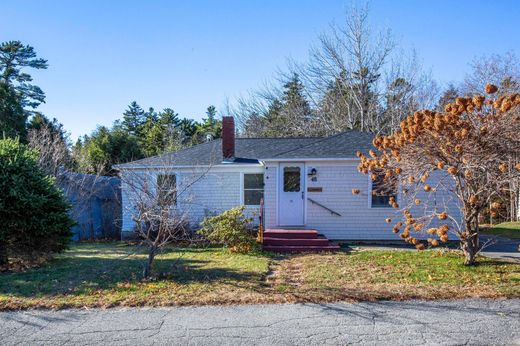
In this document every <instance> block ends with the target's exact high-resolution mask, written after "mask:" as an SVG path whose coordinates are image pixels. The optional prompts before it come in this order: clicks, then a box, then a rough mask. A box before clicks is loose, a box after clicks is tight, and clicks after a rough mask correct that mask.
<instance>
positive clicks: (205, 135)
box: [193, 106, 222, 144]
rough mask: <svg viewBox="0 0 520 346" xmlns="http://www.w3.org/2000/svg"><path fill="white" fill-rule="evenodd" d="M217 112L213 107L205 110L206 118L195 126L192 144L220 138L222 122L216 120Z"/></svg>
mask: <svg viewBox="0 0 520 346" xmlns="http://www.w3.org/2000/svg"><path fill="white" fill-rule="evenodd" d="M216 116H217V110H216V108H215V106H209V107H208V108H207V110H206V118H203V119H202V122H201V123H200V124H197V131H196V134H195V138H194V139H193V140H194V144H195V142H196V143H203V142H206V141H208V140H213V139H216V138H220V137H221V136H222V121H220V120H217V119H216Z"/></svg>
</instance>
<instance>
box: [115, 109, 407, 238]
mask: <svg viewBox="0 0 520 346" xmlns="http://www.w3.org/2000/svg"><path fill="white" fill-rule="evenodd" d="M222 136H223V137H222V139H217V140H213V141H210V142H207V143H203V144H199V145H196V146H194V147H191V148H187V149H184V150H181V151H178V152H175V153H168V154H164V155H160V156H155V157H150V158H145V159H142V160H137V161H134V162H129V163H126V164H121V165H118V166H116V168H117V169H119V170H120V174H121V176H122V177H123V179H122V204H123V217H122V234H123V238H124V237H125V236H126V235H130V234H131V232H132V231H133V229H134V227H135V223H134V221H133V220H132V210H133V208H134V205H133V203H134V202H133V201H135V198H133V197H132V196H133V194H135V192H133V191H132V189H130V188H129V186H128V181H129V179H128V176H129V175H132V174H133V175H138V174H140V175H141V176H143V175H144V174H145V175H147V176H148V177H149V178H146V179H152V180H154V179H155V180H157V181H159V180H160V181H168V182H170V183H171V184H173V186H174V187H173V186H172V188H176V189H177V190H179V191H180V190H181V189H182V188H181V186H183V184H184V186H187V185H189V192H188V190H186V191H185V192H184V196H183V197H182V196H179V197H178V198H177V199H176V201H175V208H178V209H179V210H185V211H186V213H187V215H188V219H189V221H190V223H191V224H192V225H193V226H195V227H196V226H197V225H198V224H199V223H200V221H201V220H202V219H203V218H204V217H206V216H209V215H214V214H217V213H219V212H222V211H224V210H227V209H230V208H232V207H235V206H238V205H245V206H246V207H247V209H248V210H249V211H250V212H252V213H257V212H258V210H259V206H260V201H261V199H263V202H264V210H265V213H264V215H265V217H264V219H265V220H264V225H265V228H266V229H284V230H290V229H299V230H300V229H305V230H309V229H311V230H318V232H319V233H320V234H322V235H324V236H326V237H327V238H329V239H333V240H395V239H398V238H397V237H396V235H395V234H393V233H392V232H391V228H392V225H389V224H388V223H386V222H385V219H386V218H388V217H393V216H394V215H395V213H396V210H395V209H393V208H391V207H390V206H389V204H388V198H389V196H373V194H372V190H373V189H374V188H376V187H375V186H374V185H375V184H374V183H373V182H372V180H371V178H370V176H369V175H364V174H361V173H359V172H358V170H357V166H358V164H359V158H358V157H357V156H356V152H357V151H358V150H360V151H362V152H367V151H368V150H369V149H370V148H372V140H373V135H371V134H368V133H363V132H359V131H353V130H352V131H346V132H342V133H340V134H337V135H333V136H330V137H325V138H236V139H235V129H234V121H233V118H232V117H224V118H223V135H222ZM125 176H126V179H125ZM165 176H166V177H169V179H165ZM352 189H359V190H360V193H359V194H357V195H355V194H353V193H352ZM398 194H399V192H398ZM396 198H397V199H398V200H399V195H398V196H396ZM255 220H257V218H255Z"/></svg>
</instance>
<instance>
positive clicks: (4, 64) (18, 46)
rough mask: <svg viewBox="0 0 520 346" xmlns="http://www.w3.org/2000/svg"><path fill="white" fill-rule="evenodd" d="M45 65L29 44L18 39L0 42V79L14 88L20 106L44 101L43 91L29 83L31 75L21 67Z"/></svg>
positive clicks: (33, 105) (37, 67)
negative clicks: (24, 43)
mask: <svg viewBox="0 0 520 346" xmlns="http://www.w3.org/2000/svg"><path fill="white" fill-rule="evenodd" d="M47 66H48V65H47V60H45V59H41V58H37V57H36V52H35V51H34V48H33V47H31V46H28V45H23V44H22V43H21V42H20V41H8V42H3V43H1V44H0V81H1V82H3V83H5V84H6V85H7V86H8V87H9V88H12V89H14V90H15V92H16V94H17V95H18V97H19V100H20V105H21V107H22V108H25V107H30V108H36V107H37V106H38V105H39V104H40V103H42V102H45V94H44V92H43V91H42V90H41V89H40V88H39V87H38V86H36V85H33V84H31V83H30V82H31V81H32V77H31V75H30V74H28V73H25V72H22V69H23V68H26V67H28V68H34V69H46V68H47Z"/></svg>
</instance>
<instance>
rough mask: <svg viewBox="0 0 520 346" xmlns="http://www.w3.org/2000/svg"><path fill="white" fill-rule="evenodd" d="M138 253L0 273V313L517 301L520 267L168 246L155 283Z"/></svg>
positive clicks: (423, 256) (113, 251) (435, 254)
mask: <svg viewBox="0 0 520 346" xmlns="http://www.w3.org/2000/svg"><path fill="white" fill-rule="evenodd" d="M144 256H145V255H144V254H140V253H139V252H138V251H136V249H135V247H132V246H120V245H118V244H80V245H75V246H73V247H72V249H71V250H70V251H68V252H67V253H65V254H64V255H62V256H60V257H59V258H58V259H56V260H53V261H51V262H49V263H48V264H46V265H44V266H42V267H41V268H31V269H28V270H26V271H24V272H18V273H0V309H26V308H53V309H60V308H67V307H112V306H168V305H207V304H212V305H219V304H253V303H294V302H333V301H345V300H346V301H359V300H377V299H390V300H404V299H413V298H418V299H441V298H467V297H485V298H497V297H520V264H512V263H504V262H499V261H496V260H491V259H479V261H480V264H479V265H478V266H476V267H465V266H463V265H462V258H461V257H460V256H459V254H457V253H455V252H444V251H422V252H416V251H391V250H384V251H383V250H360V251H353V252H338V253H328V254H303V255H289V256H281V257H272V256H270V255H265V254H251V255H244V254H233V253H230V252H228V251H226V250H222V249H215V248H212V249H186V248H179V249H171V251H169V252H168V253H165V254H163V255H161V256H160V257H159V258H158V260H157V267H156V268H155V269H156V272H157V273H161V274H160V275H158V276H157V277H156V278H155V279H154V280H152V281H142V280H140V271H141V269H142V268H141V264H142V261H143V259H144Z"/></svg>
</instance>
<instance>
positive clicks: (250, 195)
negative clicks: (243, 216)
mask: <svg viewBox="0 0 520 346" xmlns="http://www.w3.org/2000/svg"><path fill="white" fill-rule="evenodd" d="M263 197H264V191H263V190H244V204H245V205H260V199H261V198H263Z"/></svg>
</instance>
